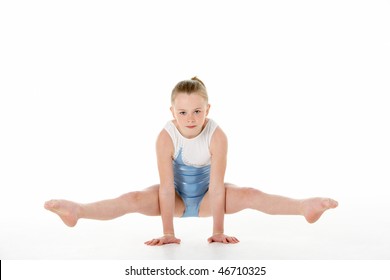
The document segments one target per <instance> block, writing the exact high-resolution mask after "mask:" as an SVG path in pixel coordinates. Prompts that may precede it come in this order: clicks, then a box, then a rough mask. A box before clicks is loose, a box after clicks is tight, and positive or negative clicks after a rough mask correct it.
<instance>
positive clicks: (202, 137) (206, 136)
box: [165, 119, 218, 167]
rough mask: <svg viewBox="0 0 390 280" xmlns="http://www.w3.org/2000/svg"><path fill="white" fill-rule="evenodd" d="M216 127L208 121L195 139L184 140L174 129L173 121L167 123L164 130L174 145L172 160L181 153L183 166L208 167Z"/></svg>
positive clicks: (212, 122) (211, 121)
mask: <svg viewBox="0 0 390 280" xmlns="http://www.w3.org/2000/svg"><path fill="white" fill-rule="evenodd" d="M217 127H218V125H217V123H216V122H214V121H213V120H211V119H208V122H207V124H206V126H205V127H204V128H203V130H202V132H201V133H200V134H199V135H198V136H196V137H195V138H191V139H188V138H185V137H184V136H183V135H181V133H180V132H179V130H178V129H177V128H176V126H175V124H174V123H173V121H169V122H168V123H167V124H166V126H165V130H166V131H167V132H168V134H169V135H170V136H171V138H172V141H173V145H174V149H175V151H174V158H173V159H174V160H176V159H177V157H178V155H179V153H180V152H181V156H182V160H183V162H184V164H185V165H188V166H194V167H202V166H206V165H210V163H211V154H210V142H211V137H212V136H213V133H214V131H215V129H216V128H217Z"/></svg>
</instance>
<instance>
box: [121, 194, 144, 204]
mask: <svg viewBox="0 0 390 280" xmlns="http://www.w3.org/2000/svg"><path fill="white" fill-rule="evenodd" d="M141 197H142V193H141V192H140V191H135V192H129V193H126V194H123V195H121V196H120V197H119V199H120V200H121V201H123V202H124V203H131V204H133V205H134V204H136V203H139V202H140V201H141Z"/></svg>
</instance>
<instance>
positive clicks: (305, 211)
mask: <svg viewBox="0 0 390 280" xmlns="http://www.w3.org/2000/svg"><path fill="white" fill-rule="evenodd" d="M225 186H226V213H227V214H231V213H236V212H238V211H241V210H243V209H254V210H258V211H261V212H264V213H267V214H271V215H302V216H304V217H305V219H306V220H307V221H308V222H309V223H314V222H316V221H317V220H318V219H319V218H320V217H321V215H322V214H323V213H324V212H325V211H326V210H328V209H332V208H336V207H337V206H338V203H337V201H335V200H333V199H330V198H322V197H315V198H307V199H292V198H289V197H284V196H279V195H273V194H267V193H264V192H262V191H260V190H257V189H254V188H239V187H236V186H234V185H230V184H226V185H225Z"/></svg>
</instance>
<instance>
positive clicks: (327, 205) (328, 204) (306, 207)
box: [302, 197, 339, 223]
mask: <svg viewBox="0 0 390 280" xmlns="http://www.w3.org/2000/svg"><path fill="white" fill-rule="evenodd" d="M338 205H339V204H338V202H337V201H335V200H333V199H330V198H321V197H315V198H309V199H305V200H302V214H303V216H304V217H305V218H306V220H307V221H308V222H309V223H315V222H316V221H317V220H318V219H319V218H320V217H321V215H322V214H323V213H324V212H325V211H326V210H328V209H333V208H336V207H337V206H338Z"/></svg>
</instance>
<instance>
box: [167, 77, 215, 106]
mask: <svg viewBox="0 0 390 280" xmlns="http://www.w3.org/2000/svg"><path fill="white" fill-rule="evenodd" d="M179 93H186V94H192V93H195V94H198V95H200V96H201V97H203V98H204V99H205V100H206V102H207V103H208V101H209V96H208V94H207V90H206V86H205V85H204V83H203V82H202V81H201V80H200V79H198V77H196V76H195V77H193V78H191V80H184V81H181V82H179V83H178V84H177V85H176V86H175V87H174V88H173V90H172V95H171V103H172V104H173V102H174V101H175V98H176V96H177V95H178V94H179Z"/></svg>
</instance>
